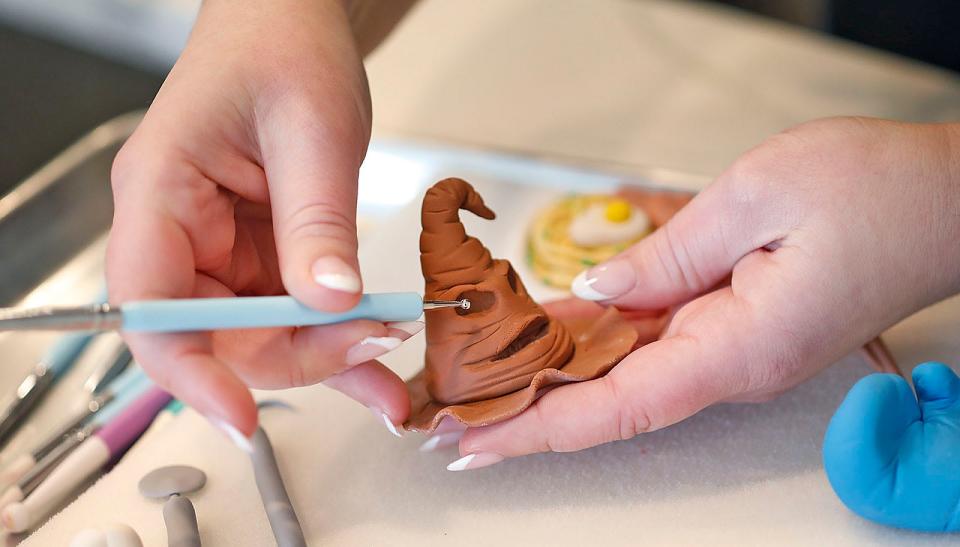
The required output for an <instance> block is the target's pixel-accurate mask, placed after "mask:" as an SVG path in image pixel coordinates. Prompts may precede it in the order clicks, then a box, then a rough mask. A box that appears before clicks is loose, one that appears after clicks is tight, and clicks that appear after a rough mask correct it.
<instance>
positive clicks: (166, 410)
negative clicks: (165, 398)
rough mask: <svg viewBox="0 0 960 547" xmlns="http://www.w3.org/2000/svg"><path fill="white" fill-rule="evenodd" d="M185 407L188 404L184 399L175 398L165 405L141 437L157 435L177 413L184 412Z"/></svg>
mask: <svg viewBox="0 0 960 547" xmlns="http://www.w3.org/2000/svg"><path fill="white" fill-rule="evenodd" d="M184 408H186V405H184V404H183V401H181V400H179V399H174V400H172V401H170V402H169V403H167V406H165V407H163V410H161V411H160V414H157V417H156V418H154V419H153V423H152V424H150V427H148V428H147V430H146V431H144V432H143V435H141V436H140V439H141V440H143V439H145V438H147V437H149V436H151V435H155V434H156V433H157V432H158V431H161V430H162V429H163V428H165V427H166V426H167V424H169V423H170V422H171V421H173V419H174V418H176V417H177V415H179V414H180V413H181V412H183V409H184ZM138 442H139V441H138Z"/></svg>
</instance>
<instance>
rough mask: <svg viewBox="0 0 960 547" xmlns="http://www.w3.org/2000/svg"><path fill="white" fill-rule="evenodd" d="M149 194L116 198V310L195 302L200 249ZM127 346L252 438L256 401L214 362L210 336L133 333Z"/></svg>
mask: <svg viewBox="0 0 960 547" xmlns="http://www.w3.org/2000/svg"><path fill="white" fill-rule="evenodd" d="M146 188H147V191H144V189H143V188H138V189H136V191H125V192H116V191H115V213H114V223H113V229H112V230H111V233H110V241H109V244H108V250H107V266H106V269H107V285H108V287H109V292H110V300H111V302H114V303H123V302H125V301H128V300H144V299H160V298H187V297H191V296H194V287H195V282H196V272H195V269H194V268H195V266H194V264H195V260H194V249H193V245H192V243H191V240H190V237H189V236H188V233H187V230H186V229H185V227H184V226H183V225H182V224H181V223H180V222H179V221H178V220H177V219H176V218H175V217H174V215H173V214H171V213H170V212H169V210H168V209H166V206H165V204H164V203H163V201H162V199H157V197H156V196H154V197H151V196H149V195H148V194H149V193H150V192H149V188H150V187H149V186H147V187H146ZM124 338H125V339H126V340H127V342H128V343H129V345H130V348H131V351H132V352H133V354H134V356H135V357H136V358H137V361H138V362H139V363H140V364H141V365H142V366H143V367H144V369H145V370H146V371H147V372H148V374H149V375H150V376H151V377H152V378H153V379H154V380H155V381H156V382H157V383H158V384H159V385H161V386H162V387H164V388H165V389H167V390H168V391H170V392H171V393H172V394H173V395H175V396H176V397H178V398H181V399H182V400H183V401H184V402H186V403H187V404H189V405H190V406H192V407H194V408H195V409H196V410H197V411H198V412H200V413H201V414H203V415H204V416H206V417H207V418H208V419H211V420H212V421H215V422H218V423H226V424H232V427H235V428H236V429H238V430H240V431H241V432H242V433H243V434H244V435H246V436H249V435H252V434H253V432H254V430H255V429H256V424H257V416H256V406H255V404H254V401H253V397H252V396H251V394H250V392H249V390H248V389H247V387H246V386H245V385H244V384H243V382H242V381H240V379H239V378H238V377H237V376H236V375H235V374H233V372H231V371H230V369H229V368H228V367H227V366H226V365H225V364H224V363H223V362H221V361H219V360H218V359H216V358H215V357H214V356H213V354H212V350H211V341H210V337H209V335H207V334H203V333H189V334H131V333H127V334H125V335H124Z"/></svg>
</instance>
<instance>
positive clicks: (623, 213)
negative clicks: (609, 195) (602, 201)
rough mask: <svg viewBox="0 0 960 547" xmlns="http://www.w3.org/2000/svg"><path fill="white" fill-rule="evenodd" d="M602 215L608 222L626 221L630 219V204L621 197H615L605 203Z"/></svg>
mask: <svg viewBox="0 0 960 547" xmlns="http://www.w3.org/2000/svg"><path fill="white" fill-rule="evenodd" d="M603 216H604V217H605V218H606V219H607V220H609V221H610V222H626V221H627V220H630V204H629V203H627V202H626V201H623V200H622V199H615V200H613V201H611V202H610V203H608V204H607V208H606V209H604V211H603Z"/></svg>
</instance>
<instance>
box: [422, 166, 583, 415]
mask: <svg viewBox="0 0 960 547" xmlns="http://www.w3.org/2000/svg"><path fill="white" fill-rule="evenodd" d="M461 207H462V208H465V209H467V210H470V211H473V212H475V213H476V214H478V215H480V216H482V217H484V218H491V219H492V218H493V216H494V215H493V212H492V211H490V210H489V209H488V208H487V207H486V206H485V205H484V204H483V199H482V198H481V197H480V195H479V194H477V193H476V191H475V190H474V189H473V187H472V186H470V185H469V184H467V183H466V182H465V181H463V180H460V179H447V180H444V181H441V182H439V183H437V184H436V185H435V186H434V187H433V188H431V189H430V190H429V191H428V192H427V195H426V197H425V198H424V201H423V233H422V235H421V237H420V252H421V255H420V261H421V265H422V267H423V274H424V278H425V280H426V290H425V298H429V299H438V300H454V299H456V300H459V299H461V298H467V299H469V300H470V303H471V307H470V310H460V309H447V310H436V311H433V312H431V313H430V314H428V315H427V319H426V323H427V326H426V337H427V354H426V382H427V390H428V392H429V393H430V395H431V396H432V398H433V399H434V400H435V401H438V402H442V403H448V404H452V403H466V402H471V401H480V400H485V399H491V398H493V397H497V396H500V395H504V394H506V393H511V392H513V391H516V390H518V389H521V388H523V387H526V386H528V385H530V381H531V379H532V378H533V375H534V374H536V373H537V372H538V371H540V370H543V369H545V368H559V367H560V366H562V365H563V364H564V363H566V362H567V361H568V360H569V359H570V357H571V355H572V354H573V349H574V348H573V340H572V339H571V337H570V334H569V333H568V332H567V330H566V329H565V328H564V327H563V325H562V324H560V323H559V322H558V321H555V320H553V319H551V318H550V317H548V316H547V313H546V312H545V311H544V310H543V308H542V307H541V306H540V305H539V304H537V303H536V302H534V301H533V300H532V299H531V298H530V296H529V294H527V290H526V288H525V287H524V286H523V282H522V281H521V280H520V278H519V277H518V276H517V274H516V272H515V271H514V270H513V267H512V266H511V265H510V263H509V262H507V261H506V260H499V259H493V258H491V256H490V252H489V251H488V250H487V249H486V247H484V246H483V244H482V243H480V242H479V241H478V240H477V239H476V238H473V237H470V236H468V235H467V234H466V232H465V230H464V228H463V225H462V224H461V223H460V219H459V209H460V208H461Z"/></svg>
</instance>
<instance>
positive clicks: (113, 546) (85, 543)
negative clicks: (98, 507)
mask: <svg viewBox="0 0 960 547" xmlns="http://www.w3.org/2000/svg"><path fill="white" fill-rule="evenodd" d="M69 547H143V542H142V541H140V536H138V535H137V532H136V531H135V530H134V529H133V528H131V527H129V526H127V525H126V524H121V523H115V524H111V525H109V526H106V527H105V528H104V529H99V528H87V529H86V530H81V531H79V532H77V534H76V535H75V536H73V539H71V540H70V545H69Z"/></svg>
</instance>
